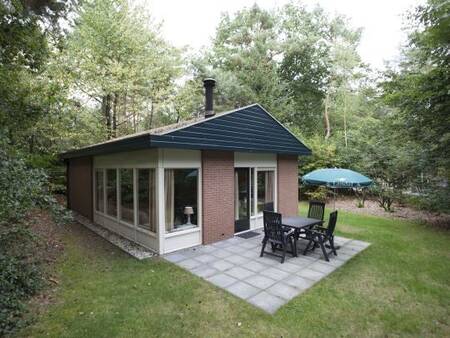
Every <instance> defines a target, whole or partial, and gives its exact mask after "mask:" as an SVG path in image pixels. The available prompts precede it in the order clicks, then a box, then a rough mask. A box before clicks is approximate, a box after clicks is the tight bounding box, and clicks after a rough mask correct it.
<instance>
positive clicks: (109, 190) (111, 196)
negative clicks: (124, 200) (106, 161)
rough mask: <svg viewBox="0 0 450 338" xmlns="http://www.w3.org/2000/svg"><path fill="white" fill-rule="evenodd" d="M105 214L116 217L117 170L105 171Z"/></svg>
mask: <svg viewBox="0 0 450 338" xmlns="http://www.w3.org/2000/svg"><path fill="white" fill-rule="evenodd" d="M106 213H107V214H108V215H110V216H114V217H117V170H116V169H107V170H106Z"/></svg>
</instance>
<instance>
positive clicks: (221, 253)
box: [211, 249, 232, 258]
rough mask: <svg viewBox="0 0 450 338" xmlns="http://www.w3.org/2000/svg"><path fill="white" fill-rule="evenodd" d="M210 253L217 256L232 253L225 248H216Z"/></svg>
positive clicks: (220, 256) (225, 255)
mask: <svg viewBox="0 0 450 338" xmlns="http://www.w3.org/2000/svg"><path fill="white" fill-rule="evenodd" d="M211 255H213V256H216V257H219V258H225V257H228V256H231V255H232V253H231V252H230V251H227V250H223V249H217V250H214V251H213V252H211Z"/></svg>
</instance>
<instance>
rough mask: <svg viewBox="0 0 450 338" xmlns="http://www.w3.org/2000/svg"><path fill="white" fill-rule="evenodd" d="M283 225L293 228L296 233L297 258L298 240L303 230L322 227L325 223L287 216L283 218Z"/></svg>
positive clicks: (313, 219)
mask: <svg viewBox="0 0 450 338" xmlns="http://www.w3.org/2000/svg"><path fill="white" fill-rule="evenodd" d="M282 222H283V223H282V224H283V226H285V227H288V228H292V229H294V231H295V242H296V243H295V256H297V240H298V238H299V237H300V231H301V230H302V229H308V228H311V227H313V226H315V225H322V223H323V221H322V220H320V219H316V218H308V217H302V216H285V217H283V218H282Z"/></svg>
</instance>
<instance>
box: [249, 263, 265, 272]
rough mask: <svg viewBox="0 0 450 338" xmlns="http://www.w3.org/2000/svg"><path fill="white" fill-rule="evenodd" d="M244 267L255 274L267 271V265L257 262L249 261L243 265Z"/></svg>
mask: <svg viewBox="0 0 450 338" xmlns="http://www.w3.org/2000/svg"><path fill="white" fill-rule="evenodd" d="M243 267H244V268H246V269H248V270H250V271H253V272H259V271H261V270H265V269H267V265H264V264H262V263H259V262H255V261H248V262H247V263H245V264H244V265H243Z"/></svg>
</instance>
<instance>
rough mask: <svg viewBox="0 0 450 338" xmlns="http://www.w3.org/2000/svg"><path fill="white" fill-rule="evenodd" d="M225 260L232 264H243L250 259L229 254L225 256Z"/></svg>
mask: <svg viewBox="0 0 450 338" xmlns="http://www.w3.org/2000/svg"><path fill="white" fill-rule="evenodd" d="M225 260H226V261H227V262H230V263H233V264H241V265H243V264H245V263H247V262H248V261H249V260H250V259H249V258H247V257H243V256H241V255H231V256H228V257H225Z"/></svg>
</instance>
